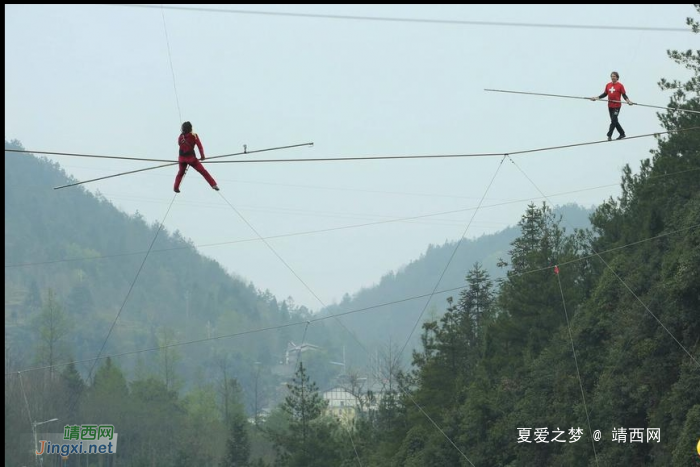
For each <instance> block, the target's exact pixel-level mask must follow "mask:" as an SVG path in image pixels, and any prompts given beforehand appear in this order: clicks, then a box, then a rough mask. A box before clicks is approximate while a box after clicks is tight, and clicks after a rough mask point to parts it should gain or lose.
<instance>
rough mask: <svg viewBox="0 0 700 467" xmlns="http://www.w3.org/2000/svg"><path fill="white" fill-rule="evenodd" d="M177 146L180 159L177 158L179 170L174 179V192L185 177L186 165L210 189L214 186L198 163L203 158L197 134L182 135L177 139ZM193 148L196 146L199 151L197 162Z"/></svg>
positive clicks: (209, 176) (202, 150) (211, 178)
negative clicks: (198, 175) (200, 175)
mask: <svg viewBox="0 0 700 467" xmlns="http://www.w3.org/2000/svg"><path fill="white" fill-rule="evenodd" d="M177 144H178V145H179V146H180V157H178V162H179V164H180V170H178V172H177V176H176V177H175V187H174V188H175V191H179V189H180V183H181V182H182V177H184V176H185V171H186V170H187V165H188V164H189V165H191V166H192V167H194V170H196V171H197V172H199V173H201V174H202V176H203V177H204V178H205V179H206V181H207V183H209V185H210V186H211V187H214V186H216V181H215V180H214V178H213V177H212V176H211V175H210V174H209V172H207V169H205V168H204V166H203V165H202V164H201V163H200V162H199V160H202V161H203V160H204V159H205V157H204V148H203V147H202V142H201V141H200V139H199V136H197V133H182V134H181V135H180V136H179V137H178V138H177ZM195 146H197V149H199V155H200V159H199V160H197V156H196V154H195V152H194V148H195Z"/></svg>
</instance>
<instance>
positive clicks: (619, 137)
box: [615, 135, 627, 139]
mask: <svg viewBox="0 0 700 467" xmlns="http://www.w3.org/2000/svg"><path fill="white" fill-rule="evenodd" d="M626 137H627V135H620V136H618V137H617V138H615V139H625V138H626Z"/></svg>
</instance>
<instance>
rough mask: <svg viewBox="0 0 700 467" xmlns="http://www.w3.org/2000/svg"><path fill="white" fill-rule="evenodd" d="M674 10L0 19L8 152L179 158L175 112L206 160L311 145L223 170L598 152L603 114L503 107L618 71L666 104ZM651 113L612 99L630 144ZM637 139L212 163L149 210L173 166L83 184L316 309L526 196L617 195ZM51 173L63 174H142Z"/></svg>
mask: <svg viewBox="0 0 700 467" xmlns="http://www.w3.org/2000/svg"><path fill="white" fill-rule="evenodd" d="M183 6H184V7H186V8H188V9H187V10H186V9H181V8H180V7H183ZM207 9H209V10H210V11H206V10H207ZM245 12H249V13H245ZM689 16H691V17H694V16H696V12H695V10H694V8H693V7H692V5H690V4H688V5H677V4H665V5H633V6H631V5H522V6H518V5H493V6H489V5H413V6H411V5H396V6H391V5H272V4H268V5H240V4H239V5H216V6H215V5H178V6H177V8H170V7H168V6H167V5H165V6H163V7H161V6H159V5H158V6H152V7H145V5H141V6H135V5H131V6H129V5H112V6H109V5H86V6H78V5H56V6H47V5H26V6H23V5H5V139H6V140H14V139H17V140H19V141H20V142H21V143H22V145H23V146H24V147H25V148H26V149H27V150H32V151H50V152H70V153H84V154H101V155H116V156H129V157H145V158H155V159H171V160H176V157H177V145H176V139H177V136H178V135H179V129H180V124H181V122H182V121H184V120H189V121H191V122H192V123H193V125H194V131H195V132H197V133H198V134H199V135H200V137H201V139H202V142H203V144H204V148H205V152H206V154H207V156H209V157H212V156H217V155H223V154H231V153H237V152H240V151H242V150H243V145H247V148H248V151H254V150H262V149H268V148H275V147H280V146H288V145H298V144H304V143H313V146H312V147H310V146H303V147H299V148H295V149H284V150H274V151H269V152H263V153H260V154H248V155H242V156H236V157H231V158H223V159H220V160H241V161H243V160H253V159H296V158H318V159H323V158H331V157H366V156H369V157H373V156H400V155H439V154H475V153H495V154H502V153H513V152H517V151H527V150H532V149H542V148H556V147H557V146H566V145H576V144H580V143H592V142H596V141H602V140H603V139H605V133H606V131H607V128H608V123H609V118H608V113H607V109H606V104H605V103H604V102H591V101H588V100H585V99H575V98H565V97H550V96H536V95H528V94H519V93H530V92H531V93H541V94H556V95H562V96H572V97H587V96H594V95H598V94H600V93H602V92H603V89H604V86H605V84H606V83H607V82H608V81H609V76H610V72H611V71H613V70H616V71H618V72H619V73H620V81H621V82H622V83H623V84H624V85H625V87H626V88H627V91H628V95H629V97H630V98H631V99H632V100H633V101H635V102H638V103H640V104H645V105H648V106H659V107H665V106H666V105H668V98H669V94H668V93H665V92H662V91H661V90H660V89H659V87H658V85H657V83H658V81H659V80H660V79H661V78H669V79H681V80H684V79H686V78H687V77H688V76H689V74H688V72H687V71H686V70H684V69H683V68H682V67H681V66H679V65H677V64H675V63H674V62H673V61H672V60H670V59H669V58H668V56H667V54H666V51H667V50H668V49H677V50H687V49H691V48H692V49H697V48H698V47H697V46H698V43H697V39H698V37H697V35H694V34H692V33H691V32H690V28H689V27H687V26H686V25H685V21H686V17H689ZM485 89H495V90H502V91H515V92H518V93H506V92H494V91H485ZM658 111H661V109H656V108H654V107H647V106H632V107H629V106H624V107H623V109H622V112H621V115H620V122H621V124H622V126H623V127H624V128H625V130H626V132H627V135H628V137H633V136H638V135H647V134H651V133H654V132H658V131H662V128H661V126H660V125H659V122H658V118H657V115H656V113H657V112H658ZM654 147H655V140H654V138H653V137H642V138H636V139H627V140H625V141H616V142H612V143H607V142H606V143H601V144H591V145H582V146H575V147H571V148H560V149H552V150H544V151H537V152H532V153H527V154H521V155H513V156H512V160H513V161H514V162H515V163H513V162H511V160H510V159H506V160H505V161H504V162H503V163H502V164H501V161H502V159H503V158H502V157H501V156H496V157H463V158H433V159H394V160H378V161H376V160H375V161H373V160H353V161H342V162H275V163H226V164H213V163H211V164H208V165H207V168H208V170H209V171H210V173H211V174H212V175H213V176H214V177H215V178H216V180H217V182H218V184H219V186H220V187H221V191H220V192H219V193H217V192H215V191H213V190H211V189H210V188H209V186H208V185H207V183H206V182H205V181H204V179H203V178H202V177H201V176H200V175H199V174H198V173H196V172H195V171H193V170H190V171H189V172H188V173H187V175H186V177H185V181H184V182H183V185H182V193H180V194H179V195H177V197H176V198H175V200H174V203H173V206H172V209H171V210H170V211H169V213H168V215H167V217H166V212H168V207H169V206H170V204H171V202H173V197H174V196H175V195H174V193H173V190H172V185H173V180H174V177H175V174H176V172H177V168H176V167H175V166H172V167H166V168H161V169H157V170H149V171H144V172H141V173H138V174H133V175H126V176H123V177H117V178H110V179H107V180H103V181H97V182H93V183H88V184H85V185H83V186H84V187H85V188H87V189H89V190H91V191H93V192H97V191H99V192H100V193H102V194H103V195H104V196H105V197H106V198H108V199H109V200H110V201H112V202H113V203H114V204H115V205H116V206H117V207H119V208H120V209H122V210H124V211H126V212H128V213H135V212H136V211H138V212H140V213H141V214H143V216H144V217H145V218H146V219H147V220H148V221H149V222H150V223H153V222H160V221H162V220H163V219H164V218H165V225H166V229H167V230H168V231H170V232H174V231H175V230H179V231H180V232H181V233H182V234H183V235H184V236H185V237H188V238H190V239H191V240H192V241H193V242H194V243H195V244H196V245H198V246H200V251H201V252H202V253H203V254H205V255H207V256H209V257H211V258H213V259H215V260H217V261H219V262H220V263H221V264H222V265H223V266H224V267H225V268H226V269H227V270H228V271H229V272H230V273H232V274H236V275H238V276H240V277H242V278H244V279H245V280H248V281H252V282H253V283H254V284H255V286H256V287H258V288H259V289H261V290H266V289H269V290H270V292H272V293H273V294H274V295H276V296H277V297H278V298H280V299H285V298H286V297H288V296H291V297H293V298H294V300H295V302H296V303H297V304H303V305H306V306H308V307H310V308H311V309H314V310H318V309H319V308H320V307H321V306H322V304H324V305H327V304H330V303H332V302H334V301H337V300H340V299H341V298H342V295H343V294H344V293H346V292H347V293H350V294H352V293H354V292H356V291H357V290H359V289H360V288H361V287H367V286H371V285H372V284H374V283H376V282H377V281H378V280H379V279H380V278H381V276H383V275H384V274H386V273H387V272H389V271H392V270H397V268H399V267H401V266H402V265H405V264H407V263H408V262H410V261H412V260H414V259H417V258H418V257H419V256H420V255H421V254H422V253H423V252H425V250H426V248H427V246H428V245H429V244H431V243H432V244H442V243H444V242H445V241H454V240H457V239H459V238H460V237H461V236H462V235H465V236H466V237H467V238H474V237H478V236H480V235H483V234H485V233H492V232H495V231H498V230H501V229H503V228H505V227H507V226H508V225H513V224H515V223H516V222H517V221H518V219H519V217H520V215H521V214H522V213H523V212H524V209H525V207H526V205H527V204H528V202H529V201H536V202H538V203H539V202H541V200H542V198H541V196H542V195H541V194H540V191H542V192H544V193H545V194H546V195H547V196H548V197H549V199H550V200H551V201H552V202H554V203H556V204H565V203H571V202H575V203H578V204H580V205H583V206H585V207H590V206H592V205H597V204H599V203H600V202H601V201H603V200H605V199H606V198H608V197H610V196H617V194H618V193H619V187H618V183H619V180H620V173H621V169H622V167H623V166H624V165H625V164H630V165H631V166H632V168H633V169H635V170H636V169H637V167H638V166H639V161H640V160H641V159H643V158H645V157H648V156H649V150H650V149H652V148H654ZM51 159H52V160H55V161H58V162H59V163H60V164H61V166H62V167H63V168H64V169H65V170H66V172H68V173H69V174H70V175H73V176H74V177H75V178H77V179H78V180H89V179H93V178H97V177H103V176H107V175H111V174H116V173H120V172H124V171H129V170H136V169H141V168H145V167H150V166H153V165H158V163H153V162H145V163H144V162H132V161H117V160H99V159H85V158H70V157H65V156H51ZM492 180H493V182H492ZM40 189H46V190H50V191H51V192H53V193H58V191H56V190H53V187H42V188H40ZM64 189H65V190H70V189H76V188H64ZM482 198H483V200H482ZM229 203H230V205H229ZM492 205H499V206H496V207H494V206H492ZM231 206H233V208H232V207H231ZM477 206H481V207H480V208H479V209H478V210H474V209H471V210H470V208H476V207H477ZM234 208H235V209H234ZM449 212H452V214H440V213H449ZM240 216H242V217H243V219H244V220H243V219H241V217H240ZM419 216H423V217H419ZM416 217H418V219H415V218H416ZM406 218H414V219H411V220H407V219H406ZM401 219H404V220H401ZM251 227H252V228H251ZM253 229H254V230H253ZM299 233H302V234H301V235H291V234H299ZM258 235H261V236H263V237H274V236H277V238H274V239H268V240H266V241H265V242H263V241H260V240H258ZM246 240H248V241H246ZM211 244H216V245H211ZM207 245H208V246H207ZM147 247H148V245H144V249H146V248H147ZM273 250H274V251H273ZM27 261H31V258H27ZM436 280H437V278H436Z"/></svg>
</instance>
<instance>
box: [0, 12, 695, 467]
mask: <svg viewBox="0 0 700 467" xmlns="http://www.w3.org/2000/svg"><path fill="white" fill-rule="evenodd" d="M695 8H696V10H697V13H698V15H697V17H696V18H695V19H688V25H689V27H690V28H691V30H692V32H693V33H694V34H696V35H697V34H699V33H700V23H699V20H700V5H695ZM669 58H670V59H671V60H673V61H674V62H675V63H677V64H678V66H679V68H683V69H684V70H690V72H691V73H692V77H691V78H690V79H689V80H687V81H680V80H676V79H661V81H660V82H659V85H660V87H661V88H662V89H664V90H666V91H668V93H669V95H670V98H669V102H668V109H666V110H665V111H664V112H663V113H660V114H659V117H660V123H661V125H662V126H663V127H664V128H665V130H666V132H664V133H662V134H658V135H655V136H654V137H655V138H656V142H657V148H656V149H655V150H654V151H652V154H651V157H647V155H646V154H645V155H640V157H639V160H640V162H639V164H638V166H637V167H630V166H626V167H624V169H623V170H622V174H621V179H622V181H621V195H620V196H619V197H617V198H610V199H608V200H607V201H605V202H604V203H602V204H601V205H600V206H598V207H597V208H596V209H595V211H594V212H593V213H592V215H591V216H590V222H591V226H592V227H591V229H586V230H574V229H570V228H569V227H571V226H570V225H568V224H567V225H564V224H563V223H562V219H561V217H560V216H558V215H557V214H556V212H555V211H554V210H553V208H552V206H551V205H550V203H548V202H544V203H531V204H530V205H529V206H528V208H527V209H526V211H525V212H523V213H522V217H521V219H520V222H519V223H518V225H517V227H516V228H514V230H513V231H511V232H509V233H508V234H512V238H511V239H510V240H509V241H508V245H507V246H503V245H502V244H501V243H500V242H499V243H498V246H497V247H495V248H494V251H493V255H492V256H489V255H488V254H487V258H489V259H488V261H487V260H486V259H484V260H483V262H484V264H481V262H479V261H477V262H475V263H474V264H470V263H471V260H472V259H474V257H463V258H460V259H459V260H458V261H456V262H455V267H461V268H465V267H466V268H467V270H466V277H463V278H462V279H463V280H462V281H461V282H460V283H459V284H454V285H452V282H450V283H448V284H446V285H445V287H454V290H452V291H449V290H446V291H444V294H443V296H442V297H440V300H436V301H435V302H434V303H433V304H432V305H431V308H430V309H429V310H427V311H426V314H425V316H423V320H422V322H421V323H420V327H419V329H417V330H416V334H417V336H418V339H419V341H420V345H419V346H418V347H417V348H416V349H414V350H412V349H410V348H407V349H405V351H406V352H407V353H410V360H411V362H410V365H409V366H406V365H402V364H401V362H400V361H398V360H400V355H398V354H397V352H396V350H398V351H399V354H400V353H401V352H403V350H404V349H402V348H400V347H401V345H402V344H403V342H402V341H399V342H397V343H396V345H397V347H399V348H398V349H394V348H393V347H392V345H393V343H392V344H390V345H389V346H388V347H387V348H385V349H381V350H377V349H372V348H364V349H362V350H363V351H364V352H365V353H368V354H374V355H373V356H372V357H369V356H368V360H370V361H371V364H369V365H368V366H367V367H366V368H358V367H359V365H355V368H348V366H349V365H346V362H345V361H342V362H336V363H341V365H344V366H343V370H344V372H343V373H344V374H343V377H342V378H336V379H333V380H332V381H333V382H334V383H335V384H336V387H333V388H328V387H325V386H327V384H328V382H329V381H330V380H331V379H330V378H329V376H330V375H329V374H323V375H322V376H321V373H320V372H315V373H314V371H312V370H313V369H319V368H327V367H328V365H327V363H328V362H327V360H328V359H329V358H331V357H333V358H337V357H336V355H337V353H338V352H341V347H342V346H343V345H345V343H347V342H352V340H351V339H348V338H347V336H346V337H345V338H344V341H343V342H340V339H336V337H335V336H336V332H335V331H333V333H324V332H322V331H319V330H320V329H322V328H320V327H316V326H308V324H309V323H310V322H311V321H312V320H316V317H313V316H310V315H308V313H307V312H306V310H303V309H289V307H288V306H287V305H286V304H284V303H281V304H280V303H277V302H276V301H275V300H274V299H273V298H272V297H269V296H267V295H265V294H261V293H259V292H258V291H256V290H255V288H254V286H252V285H250V284H244V283H242V282H240V281H239V280H238V279H235V278H231V277H229V276H227V275H226V274H224V273H223V271H222V270H221V269H220V268H219V266H218V265H216V264H215V263H214V262H212V261H209V260H206V259H205V258H202V257H201V256H199V255H197V253H196V251H195V250H194V248H193V247H192V245H189V244H188V242H187V241H185V240H184V239H182V238H180V237H179V236H178V235H177V234H172V233H167V232H160V233H159V234H158V236H157V237H156V231H157V230H158V226H148V225H146V224H145V223H144V221H143V219H140V218H139V217H138V216H136V217H130V216H125V215H124V214H122V213H120V212H118V211H117V210H116V209H114V208H113V207H112V206H110V205H109V203H107V202H106V201H104V200H102V199H100V198H99V197H94V196H92V195H89V194H87V193H85V192H82V191H81V190H65V191H62V192H60V193H56V192H53V191H52V190H51V188H50V187H53V186H55V185H59V184H61V183H63V182H65V181H66V179H65V175H64V174H62V173H61V171H60V170H58V168H57V167H56V166H55V165H53V164H51V163H48V162H46V161H43V160H41V159H38V158H36V157H33V156H30V155H26V154H16V153H8V152H6V154H5V157H6V165H11V167H12V170H11V171H6V175H5V184H6V186H5V194H6V201H5V203H6V224H5V236H6V240H5V256H6V260H5V261H6V268H5V269H6V279H5V292H6V294H5V295H6V305H5V313H6V316H5V321H6V326H5V334H6V347H5V464H6V465H7V466H17V465H31V464H32V463H37V458H36V456H35V455H34V453H33V451H32V448H33V442H32V441H33V440H34V439H35V438H34V437H33V436H32V434H33V430H32V428H33V427H36V426H37V425H36V422H39V421H40V422H41V423H45V422H44V421H46V423H55V426H51V428H46V429H45V431H46V432H60V431H62V428H63V427H64V426H65V425H81V424H87V423H96V424H113V425H114V427H115V431H116V432H118V433H119V434H120V436H119V443H120V444H119V446H120V450H119V451H118V453H117V454H115V455H114V456H111V457H110V456H104V455H102V456H99V455H91V456H70V458H69V459H67V462H68V464H67V465H69V466H73V465H75V466H77V465H98V464H99V465H119V466H134V467H137V466H176V467H180V466H182V467H184V466H193V465H197V466H221V467H233V466H252V465H255V466H258V467H261V466H272V465H274V466H289V467H328V466H342V467H346V466H351V465H363V466H372V467H385V466H396V467H444V466H450V467H451V466H463V467H467V466H471V467H474V466H512V467H515V466H528V467H529V466H572V467H593V466H595V467H598V466H659V467H661V466H664V467H666V466H670V467H691V466H696V467H697V466H700V456H699V455H698V452H697V445H698V442H699V440H700V50H689V51H687V52H678V51H669ZM605 144H620V145H624V144H625V141H622V142H613V143H605ZM8 148H21V145H20V144H19V142H12V143H7V142H6V149H8ZM591 150H592V151H593V150H595V149H594V148H591ZM161 234H162V235H161ZM154 238H157V240H156V242H155V243H154V244H153V246H152V248H151V247H150V244H151V242H152V241H153V239H154ZM492 239H493V238H486V239H482V240H483V241H485V242H488V241H490V240H492ZM477 241H478V240H477ZM449 247H450V245H449V244H448V245H445V247H444V248H443V247H435V246H433V247H431V248H430V249H429V250H428V252H427V253H426V255H425V257H424V258H421V260H418V261H416V262H414V263H412V264H410V265H409V266H407V267H406V269H405V270H404V271H401V272H399V273H396V274H392V275H389V276H387V277H385V278H384V280H383V281H382V284H380V286H381V287H385V289H383V290H384V291H383V292H382V293H381V294H379V295H381V296H376V295H372V294H375V293H376V291H373V290H367V291H361V292H360V293H358V294H357V295H356V296H355V297H350V296H348V299H347V300H345V301H344V303H341V304H340V305H339V306H338V307H337V308H335V309H330V310H326V312H330V313H333V316H329V315H325V316H324V317H321V319H322V320H324V321H327V322H331V320H330V318H333V317H338V318H343V319H344V318H346V317H349V316H353V317H354V316H355V315H360V314H362V313H363V312H365V311H368V310H370V309H371V310H375V309H377V308H378V307H381V306H382V304H383V303H385V302H387V301H394V302H395V303H394V304H395V305H397V306H398V308H397V309H396V310H400V309H401V305H400V304H399V303H398V301H399V300H407V299H409V298H410V297H409V296H407V295H410V296H417V295H421V294H425V292H424V289H421V288H420V287H421V286H422V285H423V282H428V283H429V284H428V285H429V287H428V290H427V293H428V294H427V295H426V296H425V299H427V298H428V297H431V296H432V295H433V294H431V290H432V287H434V286H435V284H436V283H437V281H438V277H435V274H436V272H435V271H434V269H431V268H434V265H433V266H430V267H428V265H429V263H432V262H433V261H432V260H434V262H435V263H438V262H440V261H443V260H444V259H445V256H446V255H447V253H448V252H449V251H450V248H449ZM149 249H150V250H151V251H150V253H149V254H148V258H147V259H148V261H146V262H145V263H144V265H143V271H142V273H141V274H137V271H138V270H139V268H140V266H141V264H142V263H143V259H144V258H145V255H146V252H147V251H149ZM88 257H91V258H92V259H87V258H88ZM428 257H431V261H424V260H425V259H426V258H428ZM421 261H424V262H421ZM494 261H496V264H495V266H496V268H498V269H496V270H494V268H493V266H494V265H493V262H494ZM175 262H177V265H179V266H178V267H175ZM487 263H490V264H489V265H488V266H485V264H487ZM441 264H442V265H443V266H442V269H444V264H445V263H444V262H442V263H441ZM182 265H185V266H186V268H182V267H181V266H182ZM424 267H425V271H430V272H425V273H424V272H421V271H420V270H421V269H422V268H424ZM442 269H441V268H438V274H439V273H440V272H441V271H442ZM182 270H187V275H184V273H182V272H181V271H182ZM192 271H194V272H195V273H194V274H192ZM425 274H427V275H428V276H430V275H432V277H430V279H431V280H429V281H428V279H426V277H425ZM460 274H463V272H462V273H460ZM404 276H405V278H406V281H405V282H404V283H403V284H400V282H402V280H400V279H402V277H404ZM135 278H138V280H136V279H135ZM193 278H195V279H193ZM451 280H452V279H451ZM131 287H133V291H132V292H129V289H130V288H131ZM407 289H410V291H409V290H407ZM377 290H379V289H377ZM390 293H395V294H396V295H400V296H398V297H396V296H390ZM385 294H386V296H384V295H385ZM365 295H366V296H367V298H366V302H363V300H365ZM127 296H128V297H130V298H129V300H128V301H126V302H125V300H124V297H127ZM352 301H354V303H352V310H348V311H347V312H346V311H343V310H346V308H342V307H346V306H350V302H352ZM195 303H196V304H197V305H196V306H195V305H194V304H195ZM365 304H366V308H368V310H363V309H362V306H363V305H365ZM399 312H400V311H397V313H399ZM343 313H345V314H343ZM341 315H342V316H341ZM116 316H119V319H118V320H115V317H116ZM377 316H378V315H377ZM326 318H329V319H328V320H326ZM348 322H350V321H348ZM396 322H398V320H397V314H394V315H391V314H390V315H389V318H387V319H386V321H385V322H379V323H378V322H373V321H365V322H364V324H362V326H358V329H356V330H355V331H352V330H350V333H353V332H356V333H360V332H363V331H364V332H366V333H367V335H370V334H373V335H379V334H378V333H379V332H380V330H377V329H372V328H373V327H374V328H377V327H380V326H391V325H393V324H394V323H396ZM415 322H416V323H418V322H417V321H415ZM113 323H116V325H115V328H114V331H113V332H112V333H111V334H112V335H111V338H110V340H109V342H108V345H107V346H106V347H105V349H104V354H107V355H111V357H110V358H106V359H101V360H100V361H98V362H96V364H95V365H94V367H93V362H94V360H91V359H90V358H91V357H94V355H95V354H97V353H98V351H100V346H101V345H102V344H103V342H104V339H105V336H106V335H108V334H109V329H110V326H111V325H112V324H113ZM304 323H306V325H307V326H306V328H308V331H309V332H308V334H307V332H306V330H305V331H304V339H305V341H306V342H313V343H315V344H321V347H322V350H321V351H316V352H314V351H309V352H307V353H303V356H304V358H303V362H298V364H295V365H294V369H295V373H294V375H293V378H289V376H291V375H290V372H289V371H288V370H289V368H287V372H286V373H284V374H282V373H283V372H277V373H275V372H273V368H274V367H275V359H279V358H281V356H283V355H284V351H285V347H284V346H285V344H286V342H287V340H289V339H288V335H287V334H286V333H287V330H288V329H289V328H290V327H291V326H292V324H296V326H302V327H303V326H304ZM356 324H357V323H356ZM265 326H271V327H272V329H275V333H263V332H251V333H240V334H239V335H236V338H235V339H231V340H229V339H220V340H219V339H211V332H212V328H213V327H215V328H216V332H219V333H222V334H226V333H227V332H228V333H232V334H235V333H236V331H237V330H239V329H256V328H257V329H264V328H265ZM297 329H298V328H297ZM346 331H347V330H346ZM188 340H189V341H191V342H190V345H172V344H174V343H177V342H180V343H182V342H183V341H188ZM149 347H150V348H151V349H152V350H153V351H147V349H148V348H149ZM270 349H275V351H270ZM132 350H133V352H131V351H132ZM334 352H335V354H334ZM297 355H302V352H301V350H300V351H299V353H298V354H297ZM83 357H85V358H86V360H81V358H83ZM71 360H75V362H73V363H70V364H65V362H69V361H71ZM324 362H325V366H323V365H322V363H324ZM93 368H94V372H93V371H92V370H93ZM278 369H279V368H278ZM88 370H89V371H88ZM86 372H87V373H88V374H89V378H86V377H85V373H86ZM319 378H320V379H323V384H318V382H317V380H318V379H319ZM281 382H285V383H286V384H284V386H283V385H281V384H280V383H281ZM273 387H275V389H274V390H273V389H272V388H273ZM265 388H270V393H271V392H273V391H274V395H276V396H277V397H274V398H273V397H272V394H270V393H267V389H265ZM326 389H333V390H334V391H332V394H336V395H337V394H342V395H343V397H345V398H344V399H333V402H337V404H336V405H333V406H331V405H330V402H329V400H331V399H330V398H327V397H326V396H327V394H328V393H329V391H326ZM346 396H347V397H346ZM273 399H274V400H276V401H280V403H279V404H278V405H277V407H274V408H273V410H272V411H271V412H270V413H264V414H262V413H261V411H260V410H259V409H260V408H261V407H262V406H263V405H265V402H263V401H264V400H273ZM329 409H332V411H329ZM251 413H252V414H254V415H253V417H252V418H248V416H249V415H250V414H251ZM263 415H264V416H263ZM55 419H58V421H56V422H53V421H52V420H55ZM47 426H48V425H47ZM43 428H45V426H42V430H43ZM42 459H45V461H46V463H47V465H48V463H50V464H51V465H59V464H60V462H61V459H60V457H58V456H55V455H54V456H45V457H44V458H42ZM63 465H65V464H63Z"/></svg>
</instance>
